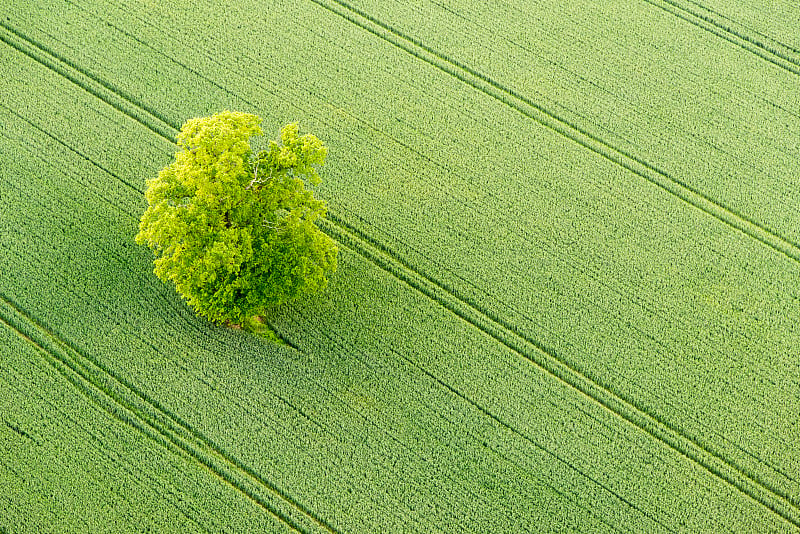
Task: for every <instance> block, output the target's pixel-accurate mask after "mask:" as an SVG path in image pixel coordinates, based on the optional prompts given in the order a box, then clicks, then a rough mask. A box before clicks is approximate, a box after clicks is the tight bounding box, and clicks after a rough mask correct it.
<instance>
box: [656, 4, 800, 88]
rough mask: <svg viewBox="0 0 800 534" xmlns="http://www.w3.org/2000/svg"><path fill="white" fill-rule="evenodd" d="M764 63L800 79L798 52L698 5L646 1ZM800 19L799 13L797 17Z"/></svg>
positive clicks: (799, 55)
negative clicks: (750, 53)
mask: <svg viewBox="0 0 800 534" xmlns="http://www.w3.org/2000/svg"><path fill="white" fill-rule="evenodd" d="M645 1H647V3H649V4H652V5H654V6H657V7H659V8H661V9H663V10H665V11H667V12H669V13H672V14H673V15H675V16H676V17H679V18H681V19H682V20H685V21H686V22H688V23H689V24H693V25H695V26H697V27H699V28H702V29H704V30H706V31H708V32H710V33H712V34H713V35H715V36H717V37H719V38H721V39H725V40H726V41H729V42H731V43H733V44H735V45H737V46H740V47H742V48H743V49H745V50H747V51H749V52H752V53H753V54H756V55H757V56H760V57H761V58H763V59H764V60H766V61H769V62H770V63H772V64H774V65H777V66H778V67H781V68H783V69H786V70H788V71H789V72H792V73H794V74H797V75H800V51H799V50H797V49H794V48H793V47H792V46H790V45H787V44H784V43H781V42H780V41H777V40H775V39H772V38H770V37H767V36H766V35H764V34H761V33H759V32H758V31H755V30H751V29H749V28H747V26H745V25H742V24H740V23H738V22H737V21H735V20H731V19H729V18H727V17H725V16H724V15H722V14H721V13H717V12H715V11H714V10H712V9H708V8H706V7H704V6H702V5H701V4H698V3H696V2H692V1H683V0H645ZM797 15H800V12H798V13H797Z"/></svg>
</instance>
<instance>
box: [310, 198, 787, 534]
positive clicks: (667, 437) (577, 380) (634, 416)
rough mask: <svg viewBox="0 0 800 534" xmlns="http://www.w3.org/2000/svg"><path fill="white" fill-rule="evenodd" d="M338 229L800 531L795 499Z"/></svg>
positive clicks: (337, 224)
mask: <svg viewBox="0 0 800 534" xmlns="http://www.w3.org/2000/svg"><path fill="white" fill-rule="evenodd" d="M328 216H329V217H330V218H331V219H332V220H333V222H334V224H330V223H328V222H327V221H322V222H321V224H320V226H321V228H322V230H323V231H325V232H326V233H328V235H330V236H331V237H333V238H334V239H336V240H337V241H339V242H340V243H343V244H345V245H346V246H348V247H350V248H352V249H353V250H355V251H357V252H358V253H359V254H361V255H362V256H364V257H365V258H366V259H368V260H370V261H371V262H372V263H374V264H376V265H377V266H378V267H380V268H381V269H383V270H385V271H387V272H389V273H391V274H392V275H394V276H395V277H396V278H398V279H399V280H401V281H403V282H405V283H406V284H408V285H409V286H411V287H412V288H414V289H416V290H417V291H419V292H420V293H422V294H423V295H425V296H427V297H428V298H430V299H431V300H433V301H435V302H437V303H438V304H439V305H441V306H442V307H444V308H445V309H447V310H449V311H450V312H452V313H453V314H455V315H457V316H458V317H460V318H461V319H463V320H464V321H466V322H468V323H470V324H471V325H472V326H474V327H476V328H478V329H479V330H481V331H482V332H484V333H485V334H487V335H489V336H490V337H492V338H493V339H495V340H496V341H498V342H499V343H501V344H502V345H504V346H506V347H507V348H508V349H510V350H511V351H513V352H515V353H516V354H519V355H520V356H521V357H523V358H525V359H526V360H528V361H530V362H531V363H533V364H534V365H536V366H537V367H539V368H540V369H542V370H543V371H544V372H546V373H547V374H549V375H551V376H553V377H554V378H555V379H556V380H558V381H560V382H562V383H564V384H566V385H568V386H569V387H571V388H572V389H575V390H577V391H579V392H580V393H582V394H583V395H585V396H586V397H588V398H589V399H591V400H593V401H595V402H597V403H599V404H600V405H602V406H603V407H604V408H606V409H608V410H609V411H611V412H612V413H615V414H616V415H618V416H619V417H620V418H622V419H623V420H625V421H627V422H628V423H630V424H632V425H634V426H635V427H637V428H639V429H641V430H642V431H644V432H646V433H647V434H649V435H651V436H652V437H654V438H655V439H657V440H659V441H661V442H662V443H664V444H665V445H667V446H668V447H670V448H671V449H673V450H675V451H676V452H678V453H680V454H681V455H682V456H685V457H687V458H688V459H690V460H692V461H694V462H695V463H697V464H699V465H701V466H702V467H703V468H705V469H706V470H707V471H709V472H710V473H712V474H713V475H715V476H717V477H718V478H720V479H722V480H723V481H725V482H727V483H729V484H731V485H732V486H734V487H735V488H737V489H738V490H739V491H741V492H742V493H744V494H746V495H747V496H749V497H750V498H752V499H753V500H755V501H756V502H759V503H761V504H762V505H764V506H765V507H767V508H769V509H770V510H772V511H773V512H775V513H777V514H778V515H780V516H781V517H783V518H784V519H786V520H787V521H789V522H790V523H792V524H793V525H795V526H797V527H800V513H798V509H797V503H796V502H795V501H794V499H793V497H792V496H791V495H789V494H787V493H786V492H785V491H783V490H781V489H780V488H775V487H772V485H771V484H768V483H766V482H764V481H763V480H760V478H759V477H758V476H756V475H754V474H751V473H748V472H747V471H746V470H745V469H742V468H741V467H739V466H737V465H736V463H735V462H732V461H731V460H729V459H727V458H725V457H724V456H723V455H722V454H719V453H717V452H715V451H713V450H710V449H709V448H708V447H705V446H703V445H701V444H698V443H697V442H696V441H695V440H693V439H692V438H691V437H689V436H686V435H684V434H682V433H681V432H680V431H679V430H677V429H676V428H674V426H673V425H671V424H670V423H669V422H667V421H665V420H662V419H661V418H658V417H656V416H654V415H652V414H650V413H648V412H647V411H646V410H645V409H644V408H642V407H639V406H638V405H637V404H638V403H636V402H635V401H634V400H633V399H628V398H626V397H625V396H624V395H621V394H619V393H618V392H616V391H614V388H613V387H612V386H611V385H610V384H605V383H603V382H602V381H601V380H600V379H598V378H597V377H593V376H591V375H589V374H588V373H587V372H586V371H585V370H581V369H576V368H574V367H571V366H570V365H568V364H567V363H565V362H564V360H563V358H561V357H559V356H558V354H557V353H556V351H555V350H553V349H552V348H550V347H548V346H546V345H544V344H542V343H540V342H538V341H536V340H534V339H530V338H528V337H526V336H524V335H523V334H521V333H518V332H517V331H516V329H515V328H514V326H513V325H509V324H507V323H506V322H505V321H504V320H503V319H502V318H500V317H496V316H494V315H493V314H492V313H491V312H487V311H485V310H482V309H481V308H480V306H479V305H478V304H476V303H473V302H470V301H469V299H465V298H462V297H461V296H459V295H458V294H457V292H456V291H454V290H453V289H451V288H448V287H445V286H444V285H443V284H440V283H438V282H437V281H435V280H432V279H431V278H428V277H427V276H425V275H423V274H421V273H418V272H416V271H415V270H414V269H413V268H412V267H411V266H409V265H407V264H405V263H403V261H402V260H400V259H399V258H397V257H394V256H393V255H392V254H391V251H389V250H387V249H386V248H385V247H383V245H382V244H381V243H377V242H373V241H372V240H371V238H369V236H366V235H365V234H363V233H362V232H360V231H359V230H358V229H356V228H353V227H349V225H347V223H346V222H344V221H343V220H341V219H339V218H338V217H337V216H336V215H332V214H330V213H329V214H328Z"/></svg>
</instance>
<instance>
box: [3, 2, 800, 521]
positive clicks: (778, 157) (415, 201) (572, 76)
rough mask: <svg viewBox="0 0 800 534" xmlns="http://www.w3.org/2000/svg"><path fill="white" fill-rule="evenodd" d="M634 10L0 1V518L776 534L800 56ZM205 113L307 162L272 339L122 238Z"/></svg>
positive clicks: (787, 386) (799, 487) (792, 490)
mask: <svg viewBox="0 0 800 534" xmlns="http://www.w3.org/2000/svg"><path fill="white" fill-rule="evenodd" d="M656 4H658V2H652V3H648V2H641V3H640V4H637V6H636V8H635V9H627V8H625V9H622V8H621V7H620V6H621V4H620V6H616V7H619V9H617V10H614V7H615V5H610V6H609V10H610V11H609V16H607V17H600V16H599V14H597V13H594V14H593V13H592V12H590V11H588V10H583V9H568V7H564V8H563V9H549V8H544V9H541V10H538V11H537V12H536V13H538V15H537V16H536V17H534V16H533V15H524V14H522V13H523V11H522V10H521V8H520V6H517V5H515V4H508V5H506V6H505V7H484V6H483V4H480V3H470V2H462V3H460V4H457V5H454V6H451V8H450V9H451V10H450V11H447V10H444V9H442V8H440V7H439V6H438V5H437V4H433V3H430V4H426V3H418V4H413V5H411V4H403V5H400V4H397V5H395V4H393V3H389V2H386V3H368V2H363V3H358V4H356V3H351V4H348V3H344V2H327V1H322V0H320V1H319V2H316V1H309V2H305V3H301V4H294V3H291V4H290V3H286V4H279V5H276V6H275V7H276V9H274V10H270V11H267V12H262V11H259V10H257V6H256V4H255V3H252V5H251V4H250V3H248V2H245V1H243V2H238V3H236V4H235V5H231V6H229V9H226V10H219V9H214V8H212V6H211V4H208V5H197V6H191V7H190V6H188V5H183V4H170V3H168V2H161V3H158V4H154V5H149V4H148V5H146V6H145V5H144V4H130V3H124V4H123V3H119V4H115V3H102V4H100V3H93V2H78V3H75V4H69V5H61V4H58V5H57V6H55V5H54V6H48V5H41V6H36V5H30V4H23V3H21V2H16V3H14V4H13V5H11V6H9V7H7V8H4V12H3V13H0V14H2V15H3V20H4V22H3V24H2V25H3V28H2V29H0V36H2V41H3V43H2V46H3V48H2V50H3V52H2V58H3V62H2V64H3V67H2V69H3V71H4V76H3V82H2V84H3V85H2V92H3V95H4V101H3V103H2V107H0V117H2V123H3V132H2V136H3V137H2V141H1V142H0V162H2V168H0V170H1V171H2V172H1V173H0V178H1V179H0V197H1V198H2V199H3V211H2V222H1V223H0V296H2V300H0V318H2V325H3V328H1V329H0V333H2V336H3V339H4V340H5V341H4V342H3V344H2V346H3V351H4V352H3V362H4V365H3V367H2V374H0V379H2V380H3V382H4V384H5V386H6V387H5V390H6V391H9V392H10V393H9V394H8V395H7V396H6V399H7V402H6V406H4V410H3V413H4V420H3V422H4V423H5V424H4V425H0V436H2V439H3V440H5V441H6V443H7V444H8V445H9V447H8V448H7V449H5V450H8V451H11V452H10V453H8V454H4V455H3V456H2V457H1V458H0V460H2V465H3V471H2V473H3V474H2V476H3V477H4V481H6V482H8V483H7V484H4V485H3V487H4V488H8V489H7V490H5V491H3V492H0V503H1V504H0V506H4V507H5V508H4V510H6V511H7V512H9V513H5V514H3V516H4V517H8V518H9V519H8V520H7V521H6V520H3V521H0V525H2V527H4V528H7V529H10V530H12V531H18V530H19V531H33V530H36V529H38V528H39V527H40V526H42V525H48V524H59V525H63V527H64V529H65V530H86V529H87V528H88V529H89V530H103V529H104V528H107V527H104V526H103V525H106V524H108V523H106V522H107V521H108V520H115V521H119V522H120V523H119V528H116V529H113V528H110V530H132V529H137V528H138V527H139V525H140V524H147V525H151V528H152V529H153V530H155V531H164V530H177V531H196V530H199V529H204V528H205V529H208V530H212V531H216V530H222V529H225V528H230V529H232V530H240V529H247V528H249V529H251V530H259V529H261V530H264V529H272V528H279V527H282V528H294V529H298V530H301V531H314V530H328V531H330V530H333V531H348V532H349V531H363V532H368V531H375V530H378V529H383V530H386V531H407V530H421V531H436V530H442V531H460V530H465V529H466V530H472V531H480V530H487V531H490V530H491V531H525V530H536V531H542V530H548V529H550V530H553V531H562V530H565V529H566V530H570V529H572V530H579V531H591V532H596V531H603V530H609V531H610V530H624V531H627V530H636V531H646V532H653V531H673V530H688V531H703V530H725V529H730V530H736V531H770V530H774V531H786V530H792V529H797V528H798V525H800V519H799V518H800V509H799V508H798V506H799V503H800V484H799V483H798V479H797V477H796V475H794V473H796V472H797V469H798V467H800V466H798V465H797V458H798V457H800V455H798V454H797V452H798V447H800V443H799V442H798V436H799V435H800V434H799V433H798V432H797V426H796V413H797V411H798V407H799V406H798V399H797V396H796V391H797V386H798V379H799V378H798V377H800V368H799V367H798V360H797V347H798V346H800V339H798V337H800V334H798V329H797V326H796V325H797V324H798V315H800V305H799V304H800V302H798V299H799V297H800V289H798V288H800V283H799V282H800V280H799V278H800V269H798V260H800V255H799V254H798V249H797V246H796V244H795V241H796V236H797V234H796V231H797V230H796V229H797V228H798V227H799V226H798V224H797V222H798V218H799V217H798V213H797V209H796V207H795V206H797V205H798V203H797V202H796V201H797V198H796V197H797V189H796V188H794V187H792V184H793V174H792V172H793V167H792V165H791V164H790V162H791V161H793V160H795V159H796V158H797V151H798V148H799V147H798V146H797V142H796V139H798V136H797V133H798V130H800V128H798V119H797V115H796V113H793V112H792V111H791V109H792V108H791V105H792V97H791V94H792V93H790V92H789V91H790V90H791V88H792V87H793V86H794V84H796V75H797V74H796V73H794V72H792V68H794V67H792V62H791V61H789V60H787V59H786V58H785V57H783V56H784V55H787V54H783V52H781V51H780V50H778V52H779V53H776V52H775V50H770V48H775V47H767V46H766V45H764V46H759V45H758V44H754V43H753V42H752V41H755V39H754V38H753V39H750V40H749V41H748V40H747V39H744V42H745V43H749V45H748V46H749V47H750V48H752V47H756V48H758V51H760V52H759V53H755V52H754V51H753V50H750V49H749V48H748V47H745V46H740V44H737V43H734V42H732V41H731V40H733V39H740V40H742V39H743V38H742V37H741V35H737V34H742V35H745V36H747V35H750V36H752V35H755V34H744V33H742V32H743V31H744V30H742V29H741V28H739V27H738V26H737V28H738V29H735V28H734V29H735V32H733V30H732V29H731V28H729V29H727V30H726V29H725V28H722V27H721V26H720V24H721V23H720V24H717V25H716V26H713V28H710V27H709V28H707V27H705V26H703V25H702V24H700V23H699V22H698V21H697V20H695V19H691V17H692V16H694V15H691V13H689V14H686V13H688V12H687V11H686V9H688V7H690V6H688V4H687V6H683V4H681V6H680V9H682V10H683V11H681V13H684V14H686V15H685V17H682V16H676V14H675V13H671V12H670V11H668V10H665V9H662V8H661V7H660V5H656ZM664 4H666V5H669V6H672V7H671V9H672V8H674V9H679V8H675V6H673V5H672V4H671V3H669V4H667V3H664ZM675 4H677V2H676V3H675ZM684 8H686V9H684ZM53 9H56V10H57V12H58V16H54V15H53ZM502 9H507V10H509V11H501V10H502ZM704 9H707V8H704ZM715 9H717V10H718V11H717V12H718V13H722V14H724V13H726V12H725V11H722V10H721V8H719V7H717V8H715ZM707 11H708V9H707ZM253 13H259V15H258V16H253ZM519 17H529V18H522V19H521V20H522V22H524V23H520V24H518V25H516V26H512V25H510V24H509V23H508V22H507V21H509V20H517V19H519ZM687 18H688V19H691V20H686V19H687ZM231 20H235V21H236V25H231ZM423 20H424V21H425V24H422V23H421V21H423ZM715 20H717V19H715ZM475 21H484V22H481V23H478V22H475ZM740 22H741V21H740ZM708 24H711V23H708ZM558 25H560V26H558ZM554 27H561V28H562V30H561V31H553V30H552V28H554ZM743 27H744V25H743ZM515 28H525V29H526V31H525V32H522V33H520V32H519V31H516V30H515ZM267 29H268V30H267ZM712 29H713V30H714V31H710V30H712ZM740 30H741V31H740ZM765 31H766V30H765ZM719 33H723V34H725V35H726V36H728V37H730V39H725V38H722V37H720V36H719V35H718V34H719ZM675 35H680V36H681V38H682V39H683V40H682V41H680V44H681V47H683V48H675V49H673V48H669V47H673V46H677V45H675V44H674V43H672V42H671V40H672V39H673V36H675ZM254 36H257V38H254ZM465 36H468V37H467V38H465ZM769 36H770V38H771V39H772V40H773V41H780V40H781V35H780V32H779V31H778V30H777V29H776V30H775V31H774V32H773V33H769ZM645 37H647V39H649V40H650V42H651V43H652V46H650V45H645V44H643V43H644V40H645ZM592 40H593V41H592ZM589 42H594V43H596V44H597V45H596V46H588V44H587V43H589ZM762 44H763V43H762ZM601 45H602V46H601ZM612 45H613V50H614V53H613V54H610V53H609V50H610V49H611V48H609V47H610V46H612ZM659 47H662V48H659ZM664 47H666V48H664ZM689 48H691V53H690V52H688V49H689ZM281 50H291V51H292V53H291V54H286V53H281V52H280V51H281ZM665 50H669V52H668V53H667V52H666V51H665ZM764 56H768V57H769V58H771V59H772V60H773V61H770V60H768V59H767V58H765V57H764ZM787 57H789V56H787ZM669 58H672V59H675V61H667V59H669ZM709 64H715V65H720V66H721V67H720V68H722V69H723V70H726V71H729V72H730V73H732V76H730V77H722V78H719V77H716V76H715V75H713V72H711V71H709V70H708V65H709ZM645 66H648V67H649V68H648V69H646V70H645ZM643 72H644V73H645V74H642V73H643ZM528 74H529V76H528ZM589 80H591V82H592V83H588V82H589ZM663 95H666V96H663ZM681 95H682V96H683V97H687V98H688V96H691V95H694V96H692V98H688V99H683V98H679V96H681ZM226 107H227V108H233V109H240V110H242V111H250V112H256V113H259V114H260V115H262V116H263V117H265V126H267V129H269V125H274V130H275V131H277V129H278V127H279V125H281V124H282V123H285V122H288V121H289V120H299V121H300V123H301V126H302V127H303V128H306V129H308V130H309V131H312V132H313V133H315V134H316V135H317V136H319V137H320V138H321V139H323V140H324V141H325V142H326V144H327V145H328V146H329V147H330V153H329V154H330V156H329V160H328V165H327V166H326V167H325V169H324V170H323V179H324V182H323V184H322V186H321V187H320V195H321V196H322V197H323V198H326V199H328V201H329V203H330V206H331V217H330V219H331V220H330V221H328V222H327V223H325V225H324V227H323V229H324V230H325V231H327V232H328V233H329V234H330V235H332V236H333V237H334V238H335V239H337V241H339V243H340V244H341V245H342V253H341V254H342V257H341V262H340V263H341V265H340V269H339V272H338V273H337V274H336V275H335V277H334V278H333V279H332V280H331V284H330V288H329V290H328V291H326V292H325V293H324V294H322V295H319V296H317V297H315V298H313V299H310V300H309V301H307V302H302V303H298V304H295V305H292V306H287V307H284V308H282V309H280V310H276V311H275V312H274V315H273V316H271V317H269V318H268V320H269V321H270V322H271V323H272V324H274V325H275V327H276V329H277V330H278V332H279V334H280V335H281V337H283V338H285V339H286V340H287V342H288V345H287V346H278V345H273V344H268V343H265V342H263V341H262V340H258V339H254V338H251V337H248V336H246V335H244V334H243V333H241V332H236V331H230V330H225V329H222V328H217V327H213V326H210V325H208V324H207V323H205V322H204V321H202V320H200V319H197V318H195V317H193V316H192V315H191V313H190V310H189V309H188V308H186V307H185V306H184V305H183V304H182V303H181V302H180V300H179V298H178V297H177V295H175V294H174V292H173V291H172V289H171V288H170V287H167V286H165V285H162V284H160V283H159V282H158V280H157V279H155V277H154V276H153V275H152V273H151V263H150V262H151V258H150V257H149V255H148V253H147V251H146V250H144V249H140V248H138V247H135V245H133V243H132V237H133V235H134V234H135V232H136V224H137V221H138V216H139V214H140V213H141V211H142V210H143V208H144V200H143V198H142V190H143V187H144V180H145V179H146V178H148V177H150V176H153V175H155V173H157V171H158V169H160V168H161V167H162V166H163V165H165V164H166V163H167V162H168V161H169V160H170V158H171V156H172V152H173V151H174V148H173V146H172V145H171V139H172V137H173V136H174V133H175V130H176V128H178V127H179V126H180V124H181V122H182V121H183V120H184V119H186V118H188V117H191V116H198V115H205V114H210V113H212V112H214V111H218V110H219V109H223V108H226ZM714 121H717V122H714ZM701 125H707V126H708V127H706V126H702V127H701ZM766 125H770V126H769V128H767V126H766ZM273 133H274V132H273ZM634 140H635V141H634ZM698 161H701V162H702V163H703V164H702V165H698ZM6 341H7V342H6ZM21 377H25V378H24V380H23V379H22V378H21ZM27 391H30V392H31V393H32V394H31V395H30V396H26V395H25V392H27ZM5 414H8V415H5ZM59 414H66V416H65V415H59ZM41 421H58V426H48V427H43V426H42V425H43V423H41ZM65 447H66V448H65ZM62 449H65V450H67V451H68V454H67V455H66V456H65V460H64V461H63V462H59V460H58V458H59V457H58V452H59V451H60V450H62ZM37 451H45V454H44V455H43V458H44V459H45V460H44V461H42V462H40V463H36V462H34V461H33V460H32V459H33V458H35V457H36V454H37ZM123 458H124V459H125V460H121V459H123ZM165 473H166V474H165ZM159 477H162V478H159ZM164 479H166V480H168V481H169V484H170V486H169V487H170V488H172V489H171V490H170V491H169V492H166V493H164V492H162V490H161V488H162V487H163V486H164V484H163V482H162V480H164ZM117 480H119V481H122V483H121V484H120V485H119V486H117V485H115V484H113V483H112V481H117ZM71 488H78V489H76V490H74V491H73V490H72V489H71ZM86 503H90V504H86ZM154 509H157V510H158V512H157V513H154V512H153V511H152V510H154ZM27 510H35V513H26V511H27ZM140 518H143V519H142V521H145V519H146V523H140V521H139V519H140Z"/></svg>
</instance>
